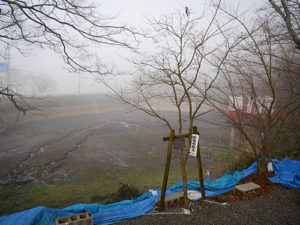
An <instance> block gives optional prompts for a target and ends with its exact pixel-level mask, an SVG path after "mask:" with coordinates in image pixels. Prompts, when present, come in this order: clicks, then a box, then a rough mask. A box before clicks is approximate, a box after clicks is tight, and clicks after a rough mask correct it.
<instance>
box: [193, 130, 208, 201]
mask: <svg viewBox="0 0 300 225" xmlns="http://www.w3.org/2000/svg"><path fill="white" fill-rule="evenodd" d="M193 134H198V135H199V132H198V130H197V127H196V126H194V127H193ZM199 141H200V138H199ZM197 164H198V173H199V182H200V189H201V195H202V199H205V198H206V197H205V190H204V180H203V171H202V163H201V155H200V146H199V143H198V146H197Z"/></svg>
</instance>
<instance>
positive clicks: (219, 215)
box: [121, 173, 300, 225]
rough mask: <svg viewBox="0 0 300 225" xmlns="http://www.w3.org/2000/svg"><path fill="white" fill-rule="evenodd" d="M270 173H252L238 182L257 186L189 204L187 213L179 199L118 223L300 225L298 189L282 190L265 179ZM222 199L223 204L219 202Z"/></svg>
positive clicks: (128, 224) (157, 224)
mask: <svg viewBox="0 0 300 225" xmlns="http://www.w3.org/2000/svg"><path fill="white" fill-rule="evenodd" d="M272 176H274V174H273V173H263V174H258V173H256V174H253V175H251V176H248V177H247V178H245V179H243V180H242V181H241V182H240V183H239V184H243V183H248V182H254V183H256V184H258V185H260V186H261V188H260V189H257V190H255V191H252V192H248V193H244V194H242V193H241V192H239V191H237V190H233V191H230V192H227V193H225V194H223V195H219V196H215V197H213V198H208V200H209V201H206V200H200V201H198V202H193V203H191V207H190V209H191V212H192V213H191V214H190V215H185V214H183V213H182V205H183V201H182V200H179V201H174V202H172V203H169V205H168V206H167V207H166V209H165V210H164V212H161V213H159V212H153V213H151V214H148V215H145V216H142V217H140V218H137V219H134V220H130V221H126V222H123V223H121V224H124V225H125V224H126V225H133V224H144V225H148V224H149V225H150V224H156V225H160V224H161V225H165V224H167V225H168V224H172V225H173V224H178V225H179V224H192V225H193V224H204V225H206V224H224V225H225V224H226V225H233V224H253V225H257V224H258V225H260V224H261V225H265V224H272V225H277V224H278V225H279V224H280V225H281V224H293V225H296V224H299V225H300V213H299V208H300V190H299V189H286V188H283V187H282V186H280V185H278V184H273V183H272V182H270V181H269V180H268V179H267V178H268V177H272ZM220 202H226V204H223V203H220Z"/></svg>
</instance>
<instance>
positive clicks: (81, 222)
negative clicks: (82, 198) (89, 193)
mask: <svg viewBox="0 0 300 225" xmlns="http://www.w3.org/2000/svg"><path fill="white" fill-rule="evenodd" d="M55 222H56V225H93V217H92V216H91V213H90V212H84V213H80V214H76V215H72V216H67V217H61V218H57V219H56V220H55Z"/></svg>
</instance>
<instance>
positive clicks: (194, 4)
mask: <svg viewBox="0 0 300 225" xmlns="http://www.w3.org/2000/svg"><path fill="white" fill-rule="evenodd" d="M95 2H97V3H98V4H99V11H100V12H102V13H103V12H105V13H103V14H104V15H109V16H111V15H117V17H116V19H115V20H114V22H113V24H114V25H124V24H128V25H130V26H134V27H136V28H137V29H139V28H143V27H144V22H145V21H146V18H150V17H155V18H157V17H159V16H161V15H162V14H169V13H173V12H176V11H180V10H182V11H183V10H184V7H185V6H188V7H189V9H190V11H191V12H193V13H197V12H200V11H201V9H202V7H203V4H207V2H206V3H205V1H199V0H151V1H149V0H143V1H142V0H126V1H124V0H102V1H99V0H98V1H95ZM228 2H229V3H233V2H234V3H235V4H236V3H237V2H239V3H240V7H241V9H242V10H245V9H248V8H253V7H254V3H255V2H256V6H257V4H258V3H257V1H253V0H240V1H234V0H230V1H227V3H228ZM100 49H101V51H102V52H103V53H102V55H105V58H106V62H109V63H114V64H115V65H119V66H120V65H121V66H124V65H126V64H123V62H122V61H123V60H122V59H121V57H119V52H118V50H117V49H114V48H113V47H109V48H107V47H105V48H99V51H100ZM122 54H123V56H127V55H126V54H129V53H126V51H125V50H124V51H122ZM66 67H67V66H66V65H64V62H63V60H62V59H61V58H60V56H59V55H57V54H55V53H54V52H53V51H51V50H47V49H42V50H41V49H34V50H32V51H30V52H29V53H28V54H27V56H26V57H23V56H21V55H20V54H19V53H18V52H17V51H16V50H13V49H12V50H11V51H10V68H11V76H14V72H16V71H17V73H16V74H20V73H23V74H25V75H24V76H25V77H26V74H32V75H36V76H48V77H50V78H51V79H53V80H54V81H55V82H56V89H55V90H53V91H52V93H51V94H78V91H79V87H78V81H79V80H78V74H74V73H70V72H68V71H67V70H66ZM122 69H124V68H122ZM12 80H13V79H12ZM106 92H107V90H106V89H105V87H103V86H102V85H101V84H100V83H97V82H96V81H95V79H94V77H93V76H92V75H89V74H82V75H80V93H81V94H89V93H106Z"/></svg>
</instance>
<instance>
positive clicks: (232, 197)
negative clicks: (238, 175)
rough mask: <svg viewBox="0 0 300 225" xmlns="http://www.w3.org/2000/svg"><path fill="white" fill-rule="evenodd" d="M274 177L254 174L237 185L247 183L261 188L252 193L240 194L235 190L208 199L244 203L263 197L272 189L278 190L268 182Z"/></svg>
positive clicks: (265, 174)
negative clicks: (252, 183)
mask: <svg viewBox="0 0 300 225" xmlns="http://www.w3.org/2000/svg"><path fill="white" fill-rule="evenodd" d="M273 176H275V174H274V172H265V173H254V174H252V175H250V176H248V177H246V178H244V179H243V180H241V181H240V182H239V183H238V184H245V183H249V182H254V183H255V184H258V185H259V186H260V187H261V188H259V189H256V190H254V191H250V192H247V193H242V192H240V191H238V190H236V189H234V190H232V191H230V192H227V193H225V194H223V195H218V196H215V197H213V198H209V199H211V200H214V201H218V202H237V201H246V200H251V199H254V198H257V197H261V196H264V195H266V194H268V193H270V192H272V191H273V190H274V189H276V188H278V185H277V184H274V183H272V182H271V181H269V179H268V178H269V177H273Z"/></svg>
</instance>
